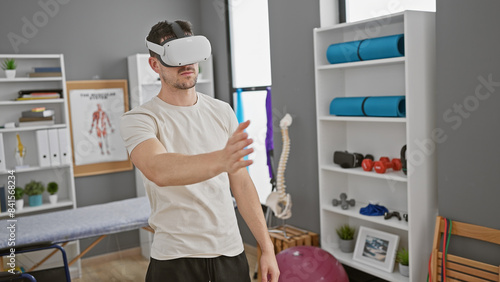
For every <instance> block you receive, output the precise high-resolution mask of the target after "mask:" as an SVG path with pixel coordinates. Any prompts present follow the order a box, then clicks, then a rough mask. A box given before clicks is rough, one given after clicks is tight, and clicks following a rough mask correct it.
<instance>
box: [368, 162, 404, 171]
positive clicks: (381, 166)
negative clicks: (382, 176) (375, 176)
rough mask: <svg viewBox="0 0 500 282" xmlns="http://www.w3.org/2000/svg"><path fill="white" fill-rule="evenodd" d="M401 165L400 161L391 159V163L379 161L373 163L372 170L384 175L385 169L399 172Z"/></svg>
mask: <svg viewBox="0 0 500 282" xmlns="http://www.w3.org/2000/svg"><path fill="white" fill-rule="evenodd" d="M402 167H403V164H402V163H401V160H400V159H392V161H390V162H389V161H388V160H382V159H381V160H380V161H376V162H375V163H373V168H374V169H375V171H376V172H377V173H385V172H386V170H387V169H389V168H392V169H393V170H394V171H398V170H401V168H402Z"/></svg>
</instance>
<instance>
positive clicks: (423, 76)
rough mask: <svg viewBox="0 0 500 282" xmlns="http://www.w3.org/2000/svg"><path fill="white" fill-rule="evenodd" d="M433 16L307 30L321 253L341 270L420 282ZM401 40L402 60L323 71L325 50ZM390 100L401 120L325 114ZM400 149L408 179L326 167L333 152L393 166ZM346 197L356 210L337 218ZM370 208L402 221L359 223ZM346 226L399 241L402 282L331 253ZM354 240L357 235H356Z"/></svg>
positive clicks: (427, 226) (425, 252)
mask: <svg viewBox="0 0 500 282" xmlns="http://www.w3.org/2000/svg"><path fill="white" fill-rule="evenodd" d="M434 26H435V15H434V13H429V12H416V11H405V12H403V13H398V14H394V15H391V16H384V17H380V18H374V19H370V20H365V21H360V22H353V23H347V24H338V25H334V26H331V27H321V28H316V29H315V30H314V53H315V56H314V60H315V62H314V63H315V77H316V85H315V86H316V109H317V110H316V114H317V132H318V169H319V195H320V224H321V246H322V248H323V249H325V250H327V251H329V252H330V253H332V254H333V255H334V256H335V257H336V258H337V259H338V260H339V261H340V262H341V263H343V264H346V265H348V266H351V267H354V268H357V269H359V270H361V271H364V272H367V273H370V274H372V275H375V276H378V277H380V278H383V279H385V280H389V281H398V282H401V281H415V282H417V281H425V277H426V273H427V263H428V259H429V256H430V251H431V245H432V234H433V231H434V222H435V216H436V215H437V189H436V182H437V181H436V172H435V169H436V161H435V152H434V151H435V142H437V141H438V140H436V138H437V137H439V130H438V129H436V128H435V115H436V114H435V107H434V104H433V101H434V99H433V97H434V95H435V92H434V84H435V59H436V58H435V38H434V37H435V27H434ZM396 34H404V36H405V56H404V57H396V58H389V59H379V60H370V61H360V62H352V63H343V64H329V62H328V60H327V57H326V50H327V48H328V46H330V44H334V43H341V42H349V41H355V40H361V39H366V38H375V37H382V36H388V35H396ZM391 95H392V96H398V95H404V96H405V99H406V117H404V118H378V117H345V116H344V117H340V116H333V115H330V114H329V105H330V103H331V101H332V99H333V98H335V97H356V96H391ZM405 144H407V149H408V150H407V154H406V155H407V157H408V175H405V174H404V173H403V172H401V171H392V170H389V172H388V173H385V174H378V173H376V172H374V171H372V172H367V171H364V170H362V169H361V168H351V169H343V168H340V166H338V165H336V164H334V163H333V153H334V152H335V151H344V150H347V151H349V152H357V153H362V154H372V155H373V156H375V158H376V159H378V158H380V157H381V156H388V157H390V158H391V159H392V158H399V156H400V151H401V148H402V146H403V145H405ZM341 193H346V194H347V196H348V199H355V200H356V206H355V207H350V208H349V209H347V210H343V209H342V208H341V207H340V206H333V205H332V199H339V196H340V194H341ZM372 201H374V202H378V203H379V204H380V205H383V206H385V207H387V208H388V209H389V210H390V211H398V212H400V213H401V214H404V213H406V214H408V215H409V221H408V222H406V221H405V220H404V219H403V220H401V221H400V220H398V219H397V218H395V217H393V218H391V219H389V220H385V219H384V217H383V216H375V217H373V216H365V215H362V214H360V212H359V210H360V208H362V207H365V206H367V205H368V203H370V202H372ZM345 223H349V224H351V225H354V226H356V227H357V228H358V229H359V226H366V227H370V228H374V229H377V230H381V231H385V232H388V233H391V234H396V235H398V236H400V243H399V246H400V247H406V248H409V252H410V278H406V277H403V276H401V275H400V274H399V272H398V270H397V266H396V267H395V268H394V271H393V272H392V273H388V272H384V271H382V270H378V269H376V268H373V267H371V266H369V265H366V264H362V263H359V262H356V261H354V260H353V254H352V253H342V252H341V251H340V250H339V248H338V236H337V234H336V231H335V230H336V228H337V227H339V226H341V225H343V224H345ZM356 234H357V232H356Z"/></svg>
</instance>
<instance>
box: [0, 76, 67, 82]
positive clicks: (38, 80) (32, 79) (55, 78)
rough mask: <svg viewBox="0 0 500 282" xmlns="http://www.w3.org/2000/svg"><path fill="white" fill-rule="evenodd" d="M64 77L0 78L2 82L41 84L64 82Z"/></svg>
mask: <svg viewBox="0 0 500 282" xmlns="http://www.w3.org/2000/svg"><path fill="white" fill-rule="evenodd" d="M62 80H63V78H62V77H59V76H57V77H16V78H12V79H9V78H0V82H40V81H62Z"/></svg>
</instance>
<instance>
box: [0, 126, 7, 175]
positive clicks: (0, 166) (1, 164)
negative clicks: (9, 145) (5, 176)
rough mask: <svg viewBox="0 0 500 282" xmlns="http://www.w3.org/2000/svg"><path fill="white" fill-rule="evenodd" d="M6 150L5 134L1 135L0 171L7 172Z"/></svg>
mask: <svg viewBox="0 0 500 282" xmlns="http://www.w3.org/2000/svg"><path fill="white" fill-rule="evenodd" d="M5 162H6V161H5V149H4V148H3V133H0V171H6V170H7V165H6V164H5Z"/></svg>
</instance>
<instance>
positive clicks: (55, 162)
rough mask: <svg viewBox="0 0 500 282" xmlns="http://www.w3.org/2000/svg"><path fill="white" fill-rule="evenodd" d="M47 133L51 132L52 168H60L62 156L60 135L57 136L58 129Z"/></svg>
mask: <svg viewBox="0 0 500 282" xmlns="http://www.w3.org/2000/svg"><path fill="white" fill-rule="evenodd" d="M47 131H48V132H49V151H50V164H51V165H52V166H60V165H61V156H60V155H59V135H58V134H57V128H55V129H49V130H47Z"/></svg>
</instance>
